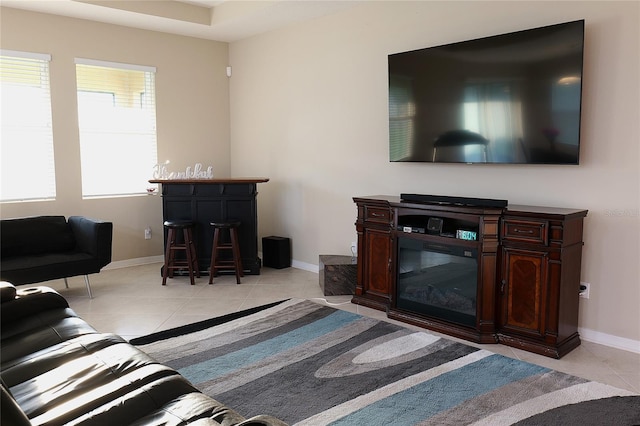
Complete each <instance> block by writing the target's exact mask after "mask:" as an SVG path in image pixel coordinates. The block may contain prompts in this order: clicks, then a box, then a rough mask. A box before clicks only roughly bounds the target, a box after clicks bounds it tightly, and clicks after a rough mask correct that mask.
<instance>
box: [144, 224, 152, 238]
mask: <svg viewBox="0 0 640 426" xmlns="http://www.w3.org/2000/svg"><path fill="white" fill-rule="evenodd" d="M144 239H145V240H150V239H151V227H150V226H147V227H146V228H145V230H144Z"/></svg>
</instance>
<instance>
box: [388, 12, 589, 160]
mask: <svg viewBox="0 0 640 426" xmlns="http://www.w3.org/2000/svg"><path fill="white" fill-rule="evenodd" d="M583 47H584V20H579V21H573V22H567V23H562V24H556V25H550V26H546V27H541V28H535V29H529V30H524V31H518V32H514V33H509V34H502V35H496V36H491V37H486V38H480V39H476V40H469V41H463V42H459V43H452V44H447V45H443V46H437V47H428V48H424V49H419V50H413V51H410V52H403V53H395V54H391V55H389V61H388V62H389V159H390V161H413V162H434V163H440V162H444V163H494V164H495V163H507V164H514V163H516V164H578V161H579V152H580V104H581V98H582V58H583Z"/></svg>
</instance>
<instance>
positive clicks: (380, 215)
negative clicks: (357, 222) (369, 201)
mask: <svg viewBox="0 0 640 426" xmlns="http://www.w3.org/2000/svg"><path fill="white" fill-rule="evenodd" d="M364 220H365V221H366V222H373V223H384V224H388V223H390V222H391V210H389V209H385V208H381V207H369V206H365V211H364Z"/></svg>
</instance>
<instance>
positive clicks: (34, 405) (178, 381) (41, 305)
mask: <svg viewBox="0 0 640 426" xmlns="http://www.w3.org/2000/svg"><path fill="white" fill-rule="evenodd" d="M0 289H1V296H2V305H1V306H0V315H1V321H2V322H1V324H2V340H1V345H2V346H1V347H2V352H1V354H2V357H1V377H2V414H1V415H2V418H1V422H0V423H1V424H2V425H7V426H9V425H12V426H23V425H62V424H65V425H66V424H69V425H101V426H102V425H104V426H106V425H114V426H121V425H136V426H137V425H187V424H189V425H198V426H205V425H225V426H230V425H246V426H249V425H251V426H258V425H262V426H265V425H268V426H286V425H285V423H283V422H281V421H280V420H278V419H276V418H274V417H271V416H266V415H262V416H256V417H253V418H251V419H245V418H243V417H242V416H241V415H240V414H238V413H237V412H235V411H234V410H232V409H231V408H229V407H226V406H224V405H223V404H221V403H220V402H218V401H216V400H214V399H212V398H210V397H208V396H206V395H204V394H202V393H201V392H199V391H198V390H197V389H196V388H194V387H193V386H192V385H191V384H190V383H189V382H188V381H187V380H186V379H184V378H183V377H182V376H181V375H180V374H179V373H178V372H177V371H175V370H173V369H171V368H169V367H166V366H164V365H162V364H159V363H157V362H156V361H154V360H153V359H152V358H151V357H149V356H148V355H146V354H145V353H143V352H142V351H140V350H139V349H137V348H136V347H134V346H132V345H130V344H129V343H127V342H125V341H124V340H123V339H122V338H121V337H119V336H117V335H114V334H101V333H98V332H96V331H95V330H94V329H93V328H92V327H91V326H90V325H89V324H87V323H86V322H85V321H83V320H82V319H80V318H79V317H78V316H77V315H76V314H75V313H74V312H73V311H72V310H71V309H70V308H69V306H68V304H67V301H66V300H65V299H64V298H63V297H62V296H60V294H58V293H57V292H55V291H54V290H52V289H50V288H48V287H34V288H27V289H20V290H17V291H16V288H15V286H13V285H11V284H9V283H6V282H2V283H0Z"/></svg>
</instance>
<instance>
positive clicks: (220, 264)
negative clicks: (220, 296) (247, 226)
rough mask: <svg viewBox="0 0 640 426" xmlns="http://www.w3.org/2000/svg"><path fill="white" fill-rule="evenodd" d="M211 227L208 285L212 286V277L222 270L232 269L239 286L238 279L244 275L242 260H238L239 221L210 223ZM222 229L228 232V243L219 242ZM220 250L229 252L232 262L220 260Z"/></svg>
mask: <svg viewBox="0 0 640 426" xmlns="http://www.w3.org/2000/svg"><path fill="white" fill-rule="evenodd" d="M211 226H213V228H214V231H213V248H212V249H211V267H210V270H209V284H213V276H214V275H216V274H217V273H218V271H220V270H223V269H233V270H234V271H235V272H236V282H237V283H238V284H240V277H244V273H243V272H242V259H241V258H240V245H239V244H238V227H240V221H239V220H236V221H228V222H211ZM224 229H227V230H228V231H229V239H230V242H229V243H222V242H221V241H220V232H221V231H222V230H224ZM220 250H229V251H231V257H232V260H225V259H220Z"/></svg>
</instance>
